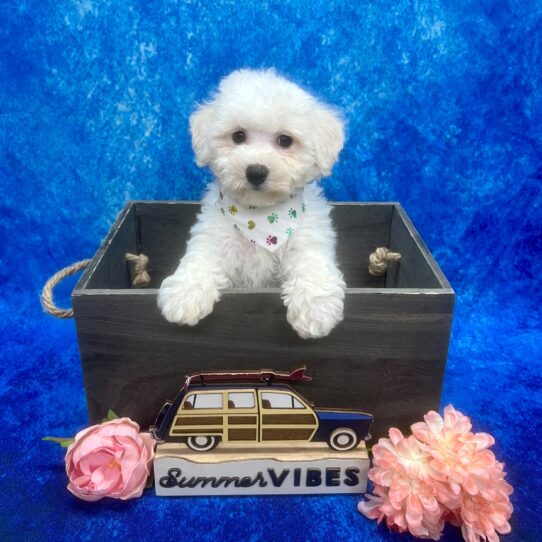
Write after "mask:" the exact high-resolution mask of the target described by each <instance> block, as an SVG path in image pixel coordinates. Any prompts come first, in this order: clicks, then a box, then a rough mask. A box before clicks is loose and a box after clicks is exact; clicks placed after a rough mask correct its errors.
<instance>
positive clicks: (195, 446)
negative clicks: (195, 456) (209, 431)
mask: <svg viewBox="0 0 542 542" xmlns="http://www.w3.org/2000/svg"><path fill="white" fill-rule="evenodd" d="M186 444H187V445H188V447H189V448H191V449H192V450H194V451H196V452H208V451H209V450H212V449H213V448H214V447H215V446H216V445H217V444H218V437H212V436H208V435H205V436H197V437H188V438H187V439H186Z"/></svg>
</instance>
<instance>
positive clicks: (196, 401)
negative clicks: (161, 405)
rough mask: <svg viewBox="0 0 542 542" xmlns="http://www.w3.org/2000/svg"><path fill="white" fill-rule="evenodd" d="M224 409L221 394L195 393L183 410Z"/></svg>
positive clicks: (188, 399) (186, 402)
mask: <svg viewBox="0 0 542 542" xmlns="http://www.w3.org/2000/svg"><path fill="white" fill-rule="evenodd" d="M192 408H193V409H202V408H222V394H221V393H193V394H191V395H189V396H188V397H187V398H186V400H185V402H184V403H183V410H190V409H192Z"/></svg>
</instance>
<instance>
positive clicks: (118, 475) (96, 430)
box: [66, 418, 154, 501]
mask: <svg viewBox="0 0 542 542" xmlns="http://www.w3.org/2000/svg"><path fill="white" fill-rule="evenodd" d="M153 457H154V441H153V439H152V437H151V436H150V435H149V434H148V433H140V432H139V425H138V424H137V423H135V422H133V421H132V420H130V419H129V418H118V419H115V420H110V421H107V422H104V423H102V424H100V425H93V426H92V427H89V428H87V429H84V430H83V431H80V432H79V433H77V435H75V440H74V442H73V443H72V444H70V446H69V447H68V451H67V453H66V473H67V474H68V477H69V479H70V483H69V484H68V490H69V491H70V492H71V493H73V494H74V495H75V496H76V497H78V498H80V499H83V500H85V501H97V500H99V499H102V498H103V497H111V498H114V499H122V500H126V499H133V498H135V497H140V496H141V494H142V493H143V488H144V487H145V484H146V482H147V477H148V476H149V472H150V468H151V464H152V460H153Z"/></svg>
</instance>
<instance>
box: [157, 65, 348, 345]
mask: <svg viewBox="0 0 542 542" xmlns="http://www.w3.org/2000/svg"><path fill="white" fill-rule="evenodd" d="M190 131H191V134H192V145H193V147H194V152H195V154H196V162H197V164H198V165H199V166H207V165H208V166H209V167H210V168H211V170H212V171H213V173H214V175H215V178H216V182H215V183H212V184H211V186H210V188H209V189H208V191H207V194H206V195H205V197H204V199H203V202H202V208H201V213H200V214H199V217H198V221H197V223H196V224H195V225H194V226H193V227H192V230H191V232H190V240H189V242H188V247H187V251H186V254H185V255H184V257H183V258H182V260H181V262H180V265H179V267H178V269H177V270H176V271H175V273H174V274H173V275H171V276H170V277H168V278H166V279H165V280H164V282H163V283H162V286H161V288H160V292H159V295H158V305H159V307H160V309H161V311H162V314H163V315H164V317H165V318H166V319H167V320H168V321H169V322H174V323H177V324H186V325H189V326H193V325H196V324H197V323H198V322H199V321H200V320H201V319H202V318H205V316H207V315H208V314H209V313H210V312H211V311H212V310H213V306H214V304H215V303H216V302H217V301H218V300H219V299H220V293H221V291H222V290H224V289H225V288H231V287H263V286H274V285H277V284H280V287H281V290H282V299H283V300H284V304H285V305H286V308H287V319H288V322H289V323H290V325H291V326H292V327H293V328H294V329H295V331H296V332H297V333H298V334H299V336H300V337H302V338H304V339H307V338H318V337H324V336H326V335H327V334H328V333H329V332H330V331H331V330H332V329H333V328H334V327H335V326H336V325H337V323H339V322H340V321H341V320H342V318H343V303H344V291H345V283H344V279H343V275H342V273H341V272H340V270H339V268H338V267H337V261H336V256H335V233H334V231H333V227H332V223H331V218H330V210H331V207H330V205H329V204H328V203H327V202H326V200H325V199H324V197H323V195H322V192H321V190H320V189H319V188H318V187H317V186H316V185H315V184H314V183H312V184H310V183H311V181H314V180H316V179H318V178H319V177H323V176H326V175H329V173H330V172H331V168H332V167H333V165H334V163H335V162H336V160H337V157H338V155H339V152H340V151H341V149H342V146H343V142H344V131H343V125H342V122H341V120H340V118H339V116H338V115H337V114H336V113H335V112H334V111H333V110H332V109H330V108H329V107H327V106H325V105H323V104H322V103H320V102H319V101H317V100H316V99H315V98H314V97H312V96H311V95H309V94H307V92H305V91H304V90H302V89H301V88H300V87H298V86H297V85H295V84H293V83H291V82H290V81H288V80H286V79H284V78H283V77H281V76H279V75H277V74H276V73H275V72H274V71H273V70H266V71H253V70H239V71H236V72H233V73H232V74H230V75H229V76H228V77H226V78H225V79H223V80H222V81H221V83H220V85H219V88H218V91H217V92H216V94H215V95H214V96H213V98H212V99H211V101H209V102H206V103H205V104H203V105H201V106H200V107H199V108H198V109H197V110H196V111H195V112H194V113H193V114H192V116H191V117H190Z"/></svg>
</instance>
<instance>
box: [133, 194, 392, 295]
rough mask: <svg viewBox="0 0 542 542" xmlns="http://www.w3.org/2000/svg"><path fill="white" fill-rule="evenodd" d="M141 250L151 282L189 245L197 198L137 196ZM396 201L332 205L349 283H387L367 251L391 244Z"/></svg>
mask: <svg viewBox="0 0 542 542" xmlns="http://www.w3.org/2000/svg"><path fill="white" fill-rule="evenodd" d="M135 209H136V216H137V222H138V229H139V237H140V242H141V247H140V248H141V251H142V252H144V253H145V254H146V255H147V256H148V257H149V272H150V275H151V278H152V283H151V287H158V286H159V285H160V283H161V282H162V280H163V279H164V278H165V277H167V276H169V275H170V274H171V273H173V271H174V270H175V269H176V267H177V265H178V264H179V260H180V258H181V257H182V256H183V255H184V252H185V250H186V241H187V238H188V234H189V231H190V228H191V226H192V225H193V224H194V223H195V221H196V217H197V213H198V212H199V210H200V206H199V205H197V204H186V203H182V204H177V203H151V202H136V203H135ZM392 214H393V205H392V204H389V205H386V204H377V205H371V204H364V205H341V204H338V205H334V206H333V211H332V219H333V223H334V227H335V229H336V231H337V237H338V239H339V240H340V242H339V243H338V246H337V255H338V258H339V265H340V268H341V270H342V272H343V273H344V275H345V280H346V283H347V284H348V286H349V287H361V286H363V287H384V284H385V277H373V276H371V275H369V272H368V260H369V254H370V253H371V252H372V251H373V250H374V249H375V248H376V247H378V246H387V245H388V242H389V237H390V225H391V218H392Z"/></svg>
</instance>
